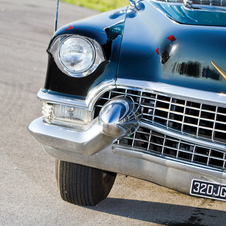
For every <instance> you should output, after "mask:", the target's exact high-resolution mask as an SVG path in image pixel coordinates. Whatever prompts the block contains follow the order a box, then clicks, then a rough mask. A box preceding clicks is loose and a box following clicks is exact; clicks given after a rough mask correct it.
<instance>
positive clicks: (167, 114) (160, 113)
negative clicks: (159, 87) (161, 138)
mask: <svg viewBox="0 0 226 226" xmlns="http://www.w3.org/2000/svg"><path fill="white" fill-rule="evenodd" d="M119 95H123V96H130V97H132V98H133V99H134V101H135V102H136V103H138V104H139V105H140V110H141V113H142V114H143V120H145V121H147V122H149V123H153V124H156V125H161V126H163V127H165V128H166V129H168V130H173V131H176V132H179V133H181V134H184V135H188V136H193V137H197V138H199V139H204V140H208V141H213V142H218V143H226V108H225V107H222V106H216V105H214V103H213V104H210V103H202V102H199V101H196V100H190V99H189V98H187V99H186V98H184V97H176V96H172V95H167V94H163V93H158V92H154V91H153V92H151V91H140V90H134V89H129V88H126V89H114V90H111V91H108V92H106V93H105V94H104V95H103V96H102V97H101V98H100V99H99V100H98V101H97V103H96V105H95V117H96V116H98V114H99V111H100V109H101V108H102V106H103V105H104V104H105V103H106V102H107V101H108V100H110V99H111V98H113V97H115V96H119Z"/></svg>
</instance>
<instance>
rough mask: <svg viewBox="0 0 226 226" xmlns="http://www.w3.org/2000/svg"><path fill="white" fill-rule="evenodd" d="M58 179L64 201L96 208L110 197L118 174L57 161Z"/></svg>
mask: <svg viewBox="0 0 226 226" xmlns="http://www.w3.org/2000/svg"><path fill="white" fill-rule="evenodd" d="M56 177H57V182H58V187H59V189H60V194H61V198H62V199H63V200H64V201H67V202H69V203H72V204H77V205H83V206H95V205H97V204H98V203H99V202H101V201H102V200H104V199H105V198H106V197H107V196H108V194H109V192H110V191H111V188H112V186H113V184H114V181H115V177H116V173H111V172H105V171H103V170H99V169H94V168H91V167H88V166H83V165H79V164H76V163H70V162H64V161H61V160H56Z"/></svg>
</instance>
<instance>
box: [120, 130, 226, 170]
mask: <svg viewBox="0 0 226 226" xmlns="http://www.w3.org/2000/svg"><path fill="white" fill-rule="evenodd" d="M116 144H117V145H120V146H123V147H125V148H131V147H132V148H135V149H138V150H139V151H143V152H145V153H148V154H154V155H157V156H159V157H169V158H172V159H177V160H180V161H184V162H189V163H194V164H199V165H204V166H207V167H209V168H213V169H218V170H222V171H224V170H225V162H226V159H225V156H226V155H225V152H223V151H219V150H215V149H212V148H208V147H203V146H200V145H197V144H193V143H189V142H186V141H183V140H180V139H176V138H173V137H170V136H167V135H165V134H160V133H158V132H155V131H153V130H149V129H147V128H144V127H140V128H139V130H138V131H137V132H136V133H135V134H133V135H132V136H131V137H124V138H122V139H121V140H118V141H116Z"/></svg>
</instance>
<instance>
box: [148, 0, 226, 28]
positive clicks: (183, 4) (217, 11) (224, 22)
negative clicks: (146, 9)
mask: <svg viewBox="0 0 226 226" xmlns="http://www.w3.org/2000/svg"><path fill="white" fill-rule="evenodd" d="M150 3H151V4H153V5H154V6H155V7H156V8H158V9H159V10H161V11H162V12H163V13H164V14H165V15H166V16H168V17H169V18H170V19H172V20H175V21H177V22H178V23H182V24H194V25H209V26H224V27H226V7H225V6H226V0H193V1H192V0H150Z"/></svg>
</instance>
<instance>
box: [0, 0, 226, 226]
mask: <svg viewBox="0 0 226 226" xmlns="http://www.w3.org/2000/svg"><path fill="white" fill-rule="evenodd" d="M95 13H96V12H95V11H91V10H87V9H84V8H79V7H76V6H71V5H68V4H65V3H62V4H61V5H60V17H59V23H60V25H63V24H65V23H69V22H71V21H73V20H77V19H79V18H83V17H86V16H90V15H93V14H95ZM54 15H55V2H54V1H53V0H0V128H1V130H0V166H1V169H0V225H4V226H5V225H23V226H26V225H32V226H34V225H54V226H55V225H67V226H68V225H84V226H87V225H88V226H89V225H92V226H96V225H142V226H143V225H171V226H173V225H192V224H194V225H211V226H212V225H217V226H219V225H222V226H223V225H225V224H226V223H225V222H226V212H225V210H226V203H225V202H224V203H223V202H218V201H212V200H205V199H196V198H193V197H190V196H187V195H183V194H179V193H177V192H175V191H172V190H169V189H166V188H163V187H160V186H157V185H154V184H152V183H149V182H145V181H141V180H137V179H134V178H130V177H125V176H121V175H120V176H118V177H117V180H116V183H115V185H114V187H113V189H112V191H111V193H110V196H109V198H107V199H106V200H105V201H103V202H102V203H100V204H99V205H98V206H97V207H92V208H85V207H80V206H75V205H71V204H69V203H66V202H64V201H62V200H61V198H60V196H59V192H58V189H57V185H56V182H55V176H54V159H53V158H51V157H50V156H49V155H47V154H46V153H45V152H44V151H43V150H42V148H41V145H40V144H38V143H37V142H36V141H35V140H34V139H33V138H32V137H31V136H30V135H29V133H28V131H27V126H28V124H29V123H30V122H31V121H32V120H33V119H35V118H37V117H39V116H41V103H40V102H39V101H38V100H37V99H36V93H37V92H38V90H39V89H40V88H41V87H42V86H43V84H44V80H45V72H46V64H47V54H46V53H45V50H46V48H47V46H48V42H49V40H50V37H51V35H52V32H53V24H54Z"/></svg>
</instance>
